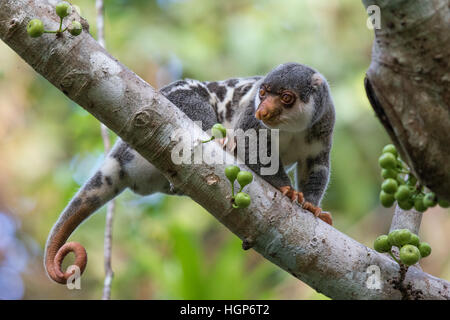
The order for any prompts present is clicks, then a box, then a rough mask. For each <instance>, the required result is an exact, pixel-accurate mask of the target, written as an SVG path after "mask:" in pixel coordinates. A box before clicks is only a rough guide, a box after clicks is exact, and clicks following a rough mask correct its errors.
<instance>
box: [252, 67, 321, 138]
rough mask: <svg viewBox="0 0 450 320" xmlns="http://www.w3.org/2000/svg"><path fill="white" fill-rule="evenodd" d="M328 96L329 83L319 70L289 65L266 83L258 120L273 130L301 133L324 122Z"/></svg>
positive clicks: (258, 102)
mask: <svg viewBox="0 0 450 320" xmlns="http://www.w3.org/2000/svg"><path fill="white" fill-rule="evenodd" d="M327 94H328V85H327V82H326V80H325V78H324V77H323V76H322V75H321V74H320V73H318V72H317V71H316V70H314V69H312V68H310V67H308V66H305V65H303V64H299V63H285V64H282V65H280V66H278V67H276V68H275V69H273V70H272V71H271V72H270V73H269V74H267V76H266V77H265V78H264V79H263V81H262V83H261V86H260V88H259V93H258V94H257V97H256V99H255V108H256V111H255V117H256V118H257V119H258V120H261V121H262V123H263V124H264V125H265V126H266V127H268V128H271V129H281V130H287V131H301V130H304V129H306V128H307V127H309V126H310V125H312V124H313V123H314V122H315V120H317V119H318V118H320V116H321V114H322V113H323V109H324V104H326V101H325V98H326V95H327Z"/></svg>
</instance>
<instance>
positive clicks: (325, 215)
mask: <svg viewBox="0 0 450 320" xmlns="http://www.w3.org/2000/svg"><path fill="white" fill-rule="evenodd" d="M302 207H303V209H305V210H308V211H310V212H312V213H313V214H314V215H315V216H316V217H318V218H319V219H321V220H323V221H324V222H326V223H328V224H329V225H330V226H332V225H333V219H332V217H331V214H330V213H329V212H327V211H322V209H321V208H319V207H316V206H315V205H313V204H312V203H311V202H307V201H305V202H304V203H303V205H302Z"/></svg>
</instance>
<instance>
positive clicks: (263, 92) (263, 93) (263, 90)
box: [259, 88, 266, 98]
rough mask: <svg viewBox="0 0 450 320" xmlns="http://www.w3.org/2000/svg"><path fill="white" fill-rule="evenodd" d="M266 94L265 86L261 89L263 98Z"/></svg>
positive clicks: (260, 92)
mask: <svg viewBox="0 0 450 320" xmlns="http://www.w3.org/2000/svg"><path fill="white" fill-rule="evenodd" d="M265 95H266V89H264V88H261V89H259V96H260V97H261V98H262V97H264V96H265Z"/></svg>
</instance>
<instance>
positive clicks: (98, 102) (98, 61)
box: [0, 0, 450, 299]
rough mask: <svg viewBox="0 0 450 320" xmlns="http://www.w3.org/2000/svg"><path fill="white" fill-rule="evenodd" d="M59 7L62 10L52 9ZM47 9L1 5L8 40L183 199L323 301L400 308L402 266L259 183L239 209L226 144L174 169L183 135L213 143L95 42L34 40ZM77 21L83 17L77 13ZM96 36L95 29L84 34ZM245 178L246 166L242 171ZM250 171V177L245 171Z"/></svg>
mask: <svg viewBox="0 0 450 320" xmlns="http://www.w3.org/2000/svg"><path fill="white" fill-rule="evenodd" d="M52 4H54V1H53V2H52ZM53 12H54V10H53V8H52V7H51V5H50V4H49V3H48V2H47V1H38V0H36V1H32V2H30V1H24V0H3V1H2V2H0V38H1V39H2V40H3V41H4V42H6V43H7V44H8V45H9V46H10V47H11V48H12V49H13V50H14V51H16V52H17V53H18V54H19V55H20V56H21V57H22V58H23V59H24V60H25V61H26V62H27V63H28V64H30V65H31V66H32V67H33V68H34V69H35V70H36V71H37V72H39V73H40V74H42V75H43V76H44V77H45V78H47V79H48V80H49V81H50V82H51V83H52V84H53V85H55V87H57V88H58V89H60V90H61V91H63V92H64V93H65V94H66V95H67V96H68V97H69V98H70V99H72V100H73V101H75V102H76V103H78V104H79V105H80V106H82V107H83V108H85V109H86V110H87V111H89V112H90V113H91V114H93V115H94V116H95V117H96V118H97V119H99V120H100V121H101V122H103V123H104V124H106V125H107V126H108V127H109V128H110V129H111V130H113V131H114V132H116V133H117V134H118V135H119V136H120V137H122V139H123V140H124V141H126V142H128V143H130V145H131V146H133V148H135V149H136V150H137V151H138V152H139V153H140V154H142V155H143V156H144V157H145V158H146V159H147V160H148V161H150V162H151V163H152V164H154V165H155V166H156V167H157V168H158V169H159V170H160V171H161V172H162V173H163V174H164V175H165V176H166V177H167V178H168V179H169V180H170V182H171V183H172V184H173V185H174V186H175V187H176V188H177V189H179V190H181V191H182V192H183V193H185V194H186V195H188V196H190V197H191V198H192V199H193V200H194V201H196V202H197V203H199V204H200V205H202V206H203V207H204V208H205V209H206V210H208V211H209V212H210V213H211V214H212V215H214V216H215V217H216V218H217V219H218V220H219V221H220V222H222V223H223V224H224V225H225V226H226V227H227V228H229V229H230V230H231V231H232V232H234V233H235V234H236V235H237V236H239V238H241V239H242V240H243V241H244V245H245V248H249V247H253V248H254V249H255V250H256V251H257V252H259V253H260V254H261V255H263V256H264V257H265V258H267V259H268V260H270V261H272V262H273V263H275V264H277V265H278V266H280V267H281V268H283V269H284V270H286V271H288V272H289V273H291V274H292V275H293V276H295V277H297V278H298V279H300V280H302V281H304V282H305V283H307V284H308V285H310V286H311V287H313V288H315V289H316V290H317V291H319V292H322V293H324V294H325V295H327V296H329V297H331V298H337V299H400V298H402V293H401V292H400V291H399V290H398V289H395V288H394V286H393V285H392V281H396V279H398V278H399V275H400V273H399V265H398V264H397V263H395V262H393V261H391V260H390V259H389V258H387V257H385V256H384V255H382V254H379V253H377V252H375V251H374V250H372V249H370V248H367V247H365V246H364V245H362V244H360V243H358V242H357V241H355V240H353V239H351V238H350V237H348V236H346V235H345V234H343V233H341V232H339V231H338V230H336V229H335V228H333V227H331V226H329V225H328V224H326V223H324V222H322V221H321V220H320V219H317V218H315V217H314V216H313V215H312V214H311V213H310V212H305V211H303V210H302V209H301V207H299V206H298V205H296V204H292V203H291V202H290V201H289V200H288V199H287V197H283V196H282V195H281V193H280V192H279V191H277V190H276V189H275V188H273V187H272V186H271V185H269V184H268V183H267V182H265V181H264V180H263V179H261V178H260V177H259V176H256V175H255V182H254V183H252V184H250V185H249V186H248V187H247V188H248V189H247V192H248V193H249V194H250V195H251V197H252V204H251V206H250V207H249V208H247V209H233V208H232V205H231V201H230V199H229V197H227V196H228V195H229V193H230V185H229V182H228V181H227V179H226V178H225V175H224V168H225V166H226V165H229V164H233V163H235V158H234V157H233V156H232V155H230V154H228V153H226V152H225V151H223V150H222V149H221V147H220V146H219V145H218V144H216V143H207V144H204V145H202V144H200V146H201V147H203V151H204V153H208V154H211V153H212V152H214V153H215V154H216V155H222V156H223V159H224V164H223V165H215V166H212V165H208V164H206V163H203V164H199V165H197V164H181V165H176V164H175V163H173V161H172V157H171V152H172V150H173V148H174V146H175V145H176V143H175V141H172V139H171V136H172V134H173V133H174V132H175V131H179V132H181V133H182V134H183V135H189V134H190V135H191V137H192V138H193V140H194V141H198V140H199V139H201V140H205V139H207V138H208V135H207V134H206V133H204V132H203V131H202V130H201V129H200V128H199V127H197V126H196V125H194V124H193V123H192V121H191V120H190V119H189V118H188V117H187V116H186V115H185V114H184V113H182V112H181V111H180V110H179V109H178V108H177V107H176V106H174V105H173V104H172V103H170V102H169V101H168V100H167V99H166V98H165V97H164V96H162V95H160V94H159V93H157V92H156V91H155V90H154V89H153V88H152V87H151V86H150V85H148V84H147V83H146V82H145V81H143V80H142V79H141V78H139V77H138V76H137V75H136V74H134V73H133V72H132V71H130V70H129V69H127V68H126V67H125V66H123V65H122V64H120V63H119V62H118V61H117V60H116V59H114V58H112V57H111V56H110V55H109V54H108V53H107V52H106V51H105V49H104V48H102V47H101V46H100V45H99V44H98V43H97V42H96V41H95V40H94V39H93V38H92V37H91V36H90V35H89V34H88V33H87V32H83V33H82V35H80V36H78V37H75V38H74V37H72V36H70V35H68V34H64V35H63V36H62V37H59V38H56V37H55V36H52V35H45V36H43V37H40V38H37V39H32V38H30V37H28V35H27V33H26V25H27V23H28V21H30V20H31V19H32V18H35V17H39V18H40V19H41V20H43V22H44V25H46V26H48V27H52V26H56V25H57V21H58V19H57V17H56V15H55V14H53ZM73 14H76V13H73ZM84 25H85V26H86V24H84ZM241 168H243V169H244V166H242V165H241ZM245 170H249V169H247V168H245ZM372 265H375V266H378V267H379V268H380V272H381V274H380V280H381V284H382V287H381V289H370V288H368V286H367V285H366V281H367V280H368V277H369V276H371V274H369V273H367V272H368V267H369V266H372ZM404 283H405V284H406V285H410V286H411V287H413V288H414V289H415V290H419V291H420V292H421V294H420V298H424V299H450V283H449V282H447V281H445V280H442V279H438V278H435V277H433V276H431V275H428V274H426V273H424V272H422V271H420V270H417V269H415V268H409V270H408V272H407V273H406V275H405V279H404Z"/></svg>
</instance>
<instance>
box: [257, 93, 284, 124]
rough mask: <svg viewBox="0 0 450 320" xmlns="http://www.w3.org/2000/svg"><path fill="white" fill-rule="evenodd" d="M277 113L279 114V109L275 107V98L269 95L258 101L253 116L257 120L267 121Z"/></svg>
mask: <svg viewBox="0 0 450 320" xmlns="http://www.w3.org/2000/svg"><path fill="white" fill-rule="evenodd" d="M278 114H280V110H279V107H277V103H276V98H275V97H271V96H269V97H267V98H265V99H264V101H262V102H261V103H260V105H259V106H258V109H256V112H255V117H256V119H258V120H262V121H267V120H270V119H272V118H273V117H274V116H277V115H278Z"/></svg>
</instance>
